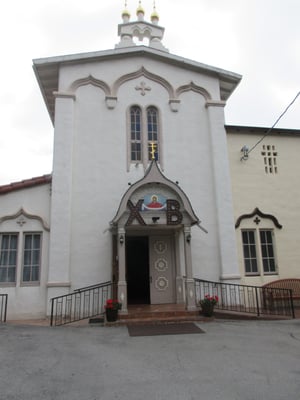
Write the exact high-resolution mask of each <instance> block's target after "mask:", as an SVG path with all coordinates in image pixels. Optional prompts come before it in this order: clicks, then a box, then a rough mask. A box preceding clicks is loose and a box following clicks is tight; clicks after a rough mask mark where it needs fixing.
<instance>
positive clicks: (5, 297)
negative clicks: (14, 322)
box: [0, 294, 8, 323]
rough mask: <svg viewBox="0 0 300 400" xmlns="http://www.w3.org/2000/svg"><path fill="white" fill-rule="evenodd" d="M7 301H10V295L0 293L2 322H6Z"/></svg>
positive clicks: (0, 320)
mask: <svg viewBox="0 0 300 400" xmlns="http://www.w3.org/2000/svg"><path fill="white" fill-rule="evenodd" d="M7 301H8V295H7V294H0V323H1V322H6V316H7Z"/></svg>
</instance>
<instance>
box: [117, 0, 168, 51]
mask: <svg viewBox="0 0 300 400" xmlns="http://www.w3.org/2000/svg"><path fill="white" fill-rule="evenodd" d="M136 16H137V20H136V21H133V22H130V12H129V11H128V10H127V1H125V9H124V11H123V12H122V19H123V23H122V24H119V26H118V35H119V36H120V38H121V40H120V42H119V43H118V44H117V45H116V46H115V48H116V49H117V48H123V47H132V46H136V44H135V43H134V41H133V38H134V37H136V38H138V40H139V41H141V42H142V41H143V40H144V39H145V38H146V39H149V47H151V48H154V49H157V50H162V51H166V52H168V49H166V48H165V46H164V45H163V44H162V42H161V41H162V38H163V36H164V31H165V29H164V28H163V27H161V26H159V25H158V21H159V15H158V13H157V11H156V6H155V2H154V4H153V12H152V14H151V22H146V21H145V19H144V18H145V11H144V9H143V7H142V2H141V0H140V1H139V5H138V8H137V10H136Z"/></svg>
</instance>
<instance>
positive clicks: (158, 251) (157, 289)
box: [126, 236, 175, 304]
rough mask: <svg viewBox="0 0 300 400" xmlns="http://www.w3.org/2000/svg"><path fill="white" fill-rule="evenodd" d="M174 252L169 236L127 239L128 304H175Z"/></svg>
mask: <svg viewBox="0 0 300 400" xmlns="http://www.w3.org/2000/svg"><path fill="white" fill-rule="evenodd" d="M173 249H174V248H173V241H172V240H171V237H169V236H150V237H147V236H134V237H133V236H132V237H130V236H129V237H127V238H126V280H127V301H128V304H168V303H174V301H175V293H174V276H175V270H174V269H175V265H174V257H173Z"/></svg>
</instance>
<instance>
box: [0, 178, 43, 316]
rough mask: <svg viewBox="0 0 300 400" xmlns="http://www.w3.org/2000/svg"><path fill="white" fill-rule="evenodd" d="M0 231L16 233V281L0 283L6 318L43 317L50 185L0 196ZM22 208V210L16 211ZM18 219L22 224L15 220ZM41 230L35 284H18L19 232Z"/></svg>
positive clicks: (19, 263)
mask: <svg viewBox="0 0 300 400" xmlns="http://www.w3.org/2000/svg"><path fill="white" fill-rule="evenodd" d="M0 201H1V215H0V232H1V233H17V234H18V253H17V269H16V283H15V284H6V283H0V293H2V294H8V310H7V315H8V318H9V319H10V320H11V319H17V318H24V319H25V318H38V317H44V316H45V306H46V292H47V288H46V286H47V281H48V259H49V222H50V184H45V185H41V186H35V187H32V188H26V189H23V190H16V191H12V192H10V193H7V194H3V195H1V196H0ZM21 209H23V210H24V213H22V214H20V213H19V211H20V210H21ZM20 219H21V220H22V223H21V224H20V223H18V221H20ZM31 232H32V233H41V234H42V248H41V267H40V281H39V283H32V284H30V283H22V260H23V258H22V257H23V234H24V233H31Z"/></svg>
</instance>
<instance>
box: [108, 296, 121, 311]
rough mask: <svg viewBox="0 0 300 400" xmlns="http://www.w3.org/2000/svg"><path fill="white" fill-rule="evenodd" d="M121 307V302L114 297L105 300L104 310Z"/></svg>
mask: <svg viewBox="0 0 300 400" xmlns="http://www.w3.org/2000/svg"><path fill="white" fill-rule="evenodd" d="M121 308H122V303H120V302H119V301H118V300H116V299H108V300H106V304H105V309H106V310H120V309H121Z"/></svg>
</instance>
